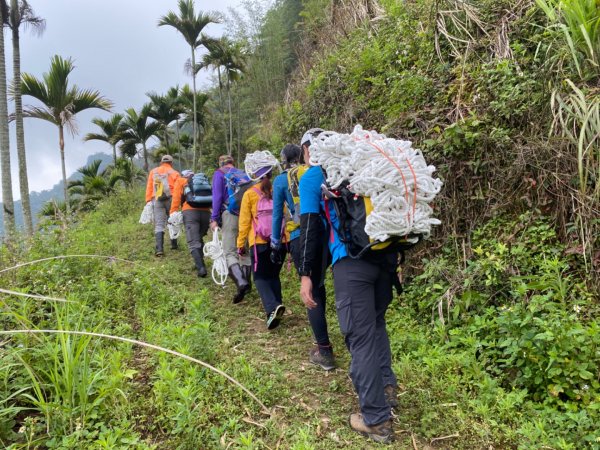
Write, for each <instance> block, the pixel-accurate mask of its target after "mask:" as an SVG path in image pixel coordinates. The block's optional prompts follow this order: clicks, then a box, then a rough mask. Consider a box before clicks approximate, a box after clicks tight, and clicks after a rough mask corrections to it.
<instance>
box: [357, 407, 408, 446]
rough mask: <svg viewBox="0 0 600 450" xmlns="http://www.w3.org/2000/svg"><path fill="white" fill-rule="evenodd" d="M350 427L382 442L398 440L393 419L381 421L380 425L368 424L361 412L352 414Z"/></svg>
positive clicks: (387, 442)
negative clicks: (393, 426) (393, 427)
mask: <svg viewBox="0 0 600 450" xmlns="http://www.w3.org/2000/svg"><path fill="white" fill-rule="evenodd" d="M348 422H349V423H350V428H352V429H353V430H354V431H356V432H357V433H360V434H362V435H363V436H366V437H368V438H369V439H372V440H373V441H375V442H379V443H380V444H389V443H391V442H394V441H395V440H396V436H395V435H394V430H393V429H392V419H388V420H386V421H385V422H381V423H380V424H378V425H371V426H369V425H367V424H366V423H365V421H364V419H363V416H362V414H361V413H356V414H350V419H349V420H348Z"/></svg>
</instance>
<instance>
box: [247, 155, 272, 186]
mask: <svg viewBox="0 0 600 450" xmlns="http://www.w3.org/2000/svg"><path fill="white" fill-rule="evenodd" d="M278 165H279V161H277V158H275V156H273V154H272V153H271V152H270V151H269V150H259V151H257V152H254V153H248V154H247V155H246V159H245V160H244V170H245V171H246V173H247V174H248V176H249V177H250V178H252V179H253V180H254V181H256V180H258V177H257V178H255V176H256V173H257V172H258V171H259V170H260V169H262V168H263V167H275V166H278Z"/></svg>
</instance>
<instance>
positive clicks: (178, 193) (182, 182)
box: [169, 177, 210, 214]
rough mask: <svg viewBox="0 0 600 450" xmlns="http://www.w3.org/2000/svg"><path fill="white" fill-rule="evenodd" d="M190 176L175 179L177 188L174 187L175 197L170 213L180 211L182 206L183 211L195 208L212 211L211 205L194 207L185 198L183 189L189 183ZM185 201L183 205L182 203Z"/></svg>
mask: <svg viewBox="0 0 600 450" xmlns="http://www.w3.org/2000/svg"><path fill="white" fill-rule="evenodd" d="M188 181H189V178H184V177H179V178H177V180H176V181H175V188H174V189H173V199H172V200H171V211H170V212H169V214H173V213H174V212H176V211H179V208H180V207H181V210H182V211H187V210H188V209H194V210H197V211H210V206H206V207H203V208H194V207H193V206H190V205H189V204H188V202H186V201H185V200H184V199H183V190H184V189H185V187H186V186H187V185H188ZM182 203H183V207H182V205H181V204H182Z"/></svg>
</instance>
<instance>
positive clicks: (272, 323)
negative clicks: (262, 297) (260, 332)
mask: <svg viewBox="0 0 600 450" xmlns="http://www.w3.org/2000/svg"><path fill="white" fill-rule="evenodd" d="M284 312H285V306H283V305H278V306H277V308H275V309H274V310H273V311H271V314H269V317H268V318H267V329H269V330H274V329H275V328H277V327H278V326H279V322H281V318H282V317H283V313H284Z"/></svg>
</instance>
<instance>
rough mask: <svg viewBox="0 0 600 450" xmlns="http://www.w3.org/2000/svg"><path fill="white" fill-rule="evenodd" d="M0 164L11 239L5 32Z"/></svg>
mask: <svg viewBox="0 0 600 450" xmlns="http://www.w3.org/2000/svg"><path fill="white" fill-rule="evenodd" d="M0 15H1V14H0ZM4 19H6V17H2V20H3V22H4ZM0 166H1V169H0V170H1V174H2V206H3V209H4V211H3V219H4V232H5V234H6V236H8V238H9V239H10V237H11V236H12V235H13V234H14V232H15V204H14V200H13V193H12V176H11V173H10V139H9V136H8V102H7V98H6V59H5V57H4V33H0Z"/></svg>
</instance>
